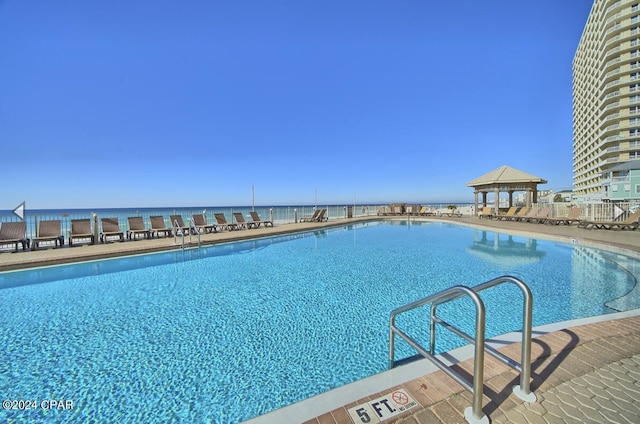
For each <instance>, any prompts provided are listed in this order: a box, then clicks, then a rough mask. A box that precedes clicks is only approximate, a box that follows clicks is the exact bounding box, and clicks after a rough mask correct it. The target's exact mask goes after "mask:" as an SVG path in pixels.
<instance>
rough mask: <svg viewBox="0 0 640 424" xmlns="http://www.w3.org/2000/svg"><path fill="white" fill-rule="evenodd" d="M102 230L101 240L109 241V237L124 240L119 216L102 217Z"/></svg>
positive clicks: (103, 241)
mask: <svg viewBox="0 0 640 424" xmlns="http://www.w3.org/2000/svg"><path fill="white" fill-rule="evenodd" d="M101 221H102V232H101V233H100V241H101V242H102V243H106V242H107V237H118V239H119V240H120V241H124V232H123V231H122V230H121V229H120V224H118V218H102V219H101Z"/></svg>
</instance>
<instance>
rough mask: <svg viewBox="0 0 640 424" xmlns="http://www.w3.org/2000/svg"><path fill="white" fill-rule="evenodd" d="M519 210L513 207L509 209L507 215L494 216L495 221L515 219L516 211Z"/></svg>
mask: <svg viewBox="0 0 640 424" xmlns="http://www.w3.org/2000/svg"><path fill="white" fill-rule="evenodd" d="M517 210H518V207H517V206H511V207H510V208H509V210H508V211H507V213H505V214H498V215H496V216H494V217H493V219H495V220H497V221H509V220H510V219H511V218H513V217H514V216H515V215H516V211H517Z"/></svg>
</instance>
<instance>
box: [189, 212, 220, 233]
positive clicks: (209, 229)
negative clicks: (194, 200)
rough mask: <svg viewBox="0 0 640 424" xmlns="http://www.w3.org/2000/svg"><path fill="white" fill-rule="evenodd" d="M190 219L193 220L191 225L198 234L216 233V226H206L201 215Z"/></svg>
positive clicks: (204, 218)
mask: <svg viewBox="0 0 640 424" xmlns="http://www.w3.org/2000/svg"><path fill="white" fill-rule="evenodd" d="M191 218H192V219H193V225H195V227H196V229H197V230H198V231H199V232H200V234H202V233H215V232H217V231H218V226H217V225H216V224H208V223H207V217H206V216H205V215H203V214H193V215H192V216H191Z"/></svg>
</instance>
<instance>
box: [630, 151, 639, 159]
mask: <svg viewBox="0 0 640 424" xmlns="http://www.w3.org/2000/svg"><path fill="white" fill-rule="evenodd" d="M629 159H640V150H635V151H633V152H629Z"/></svg>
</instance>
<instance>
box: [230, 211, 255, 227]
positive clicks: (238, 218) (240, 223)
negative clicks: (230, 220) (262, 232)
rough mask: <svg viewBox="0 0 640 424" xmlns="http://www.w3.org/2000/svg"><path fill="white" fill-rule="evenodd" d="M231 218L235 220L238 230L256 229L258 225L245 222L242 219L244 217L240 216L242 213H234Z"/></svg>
mask: <svg viewBox="0 0 640 424" xmlns="http://www.w3.org/2000/svg"><path fill="white" fill-rule="evenodd" d="M233 217H234V218H235V220H236V224H238V227H240V228H247V229H248V228H258V225H256V224H255V223H254V222H253V221H247V220H246V219H244V215H242V213H240V212H234V213H233Z"/></svg>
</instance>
